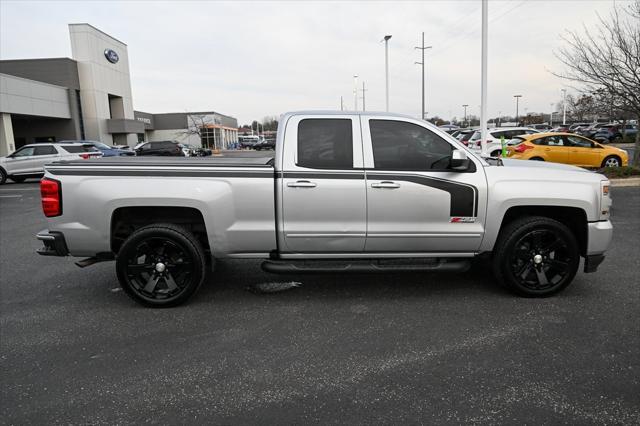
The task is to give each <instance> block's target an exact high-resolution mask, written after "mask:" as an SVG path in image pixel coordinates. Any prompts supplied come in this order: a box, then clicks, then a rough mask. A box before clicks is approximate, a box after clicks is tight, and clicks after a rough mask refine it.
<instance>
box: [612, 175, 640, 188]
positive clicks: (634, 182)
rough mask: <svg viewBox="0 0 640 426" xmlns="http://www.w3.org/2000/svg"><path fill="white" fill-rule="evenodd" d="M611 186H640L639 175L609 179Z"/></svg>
mask: <svg viewBox="0 0 640 426" xmlns="http://www.w3.org/2000/svg"><path fill="white" fill-rule="evenodd" d="M609 182H611V186H613V187H624V186H640V177H637V178H635V177H634V178H626V179H609Z"/></svg>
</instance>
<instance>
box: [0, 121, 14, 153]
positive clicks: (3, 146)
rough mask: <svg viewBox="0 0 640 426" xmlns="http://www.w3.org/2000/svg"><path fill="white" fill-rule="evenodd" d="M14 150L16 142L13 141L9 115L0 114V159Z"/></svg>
mask: <svg viewBox="0 0 640 426" xmlns="http://www.w3.org/2000/svg"><path fill="white" fill-rule="evenodd" d="M15 150H16V142H15V140H14V139H13V124H12V123H11V114H7V113H6V112H3V113H0V157H4V156H6V155H9V154H11V153H12V152H13V151H15Z"/></svg>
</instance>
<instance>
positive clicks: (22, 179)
mask: <svg viewBox="0 0 640 426" xmlns="http://www.w3.org/2000/svg"><path fill="white" fill-rule="evenodd" d="M25 179H27V178H25V177H19V176H11V180H12V181H14V182H15V183H22V182H24V181H25Z"/></svg>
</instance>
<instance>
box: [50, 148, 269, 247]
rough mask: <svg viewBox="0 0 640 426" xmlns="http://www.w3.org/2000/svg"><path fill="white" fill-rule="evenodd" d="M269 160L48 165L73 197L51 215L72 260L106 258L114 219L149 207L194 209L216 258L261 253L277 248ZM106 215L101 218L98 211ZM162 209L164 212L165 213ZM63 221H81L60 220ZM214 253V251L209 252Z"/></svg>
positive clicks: (140, 216)
mask: <svg viewBox="0 0 640 426" xmlns="http://www.w3.org/2000/svg"><path fill="white" fill-rule="evenodd" d="M272 163H273V159H272V158H270V157H260V158H248V157H238V158H233V157H228V158H227V157H214V158H198V157H194V158H184V157H182V158H174V157H155V158H149V157H128V158H114V159H101V161H92V160H83V161H60V162H55V163H52V164H49V165H48V166H47V171H48V173H49V176H50V177H51V178H53V179H62V178H63V179H64V182H63V183H62V190H63V191H64V192H65V193H66V194H73V198H74V200H77V202H74V203H70V202H67V203H64V206H63V212H64V216H60V217H56V218H51V220H52V222H54V223H55V226H56V229H57V230H58V231H59V232H61V233H63V234H64V235H65V239H66V242H65V244H66V245H67V249H68V252H69V254H70V255H72V256H93V255H95V254H96V252H102V253H108V252H111V251H112V250H113V249H114V244H115V245H117V244H119V242H118V237H117V236H118V232H119V225H118V222H119V221H125V220H126V221H127V222H130V221H131V220H134V221H137V220H140V221H144V220H149V219H150V218H152V217H154V214H155V212H154V210H156V211H157V208H159V207H162V208H164V209H166V208H167V207H170V208H172V209H173V210H172V212H173V214H172V215H171V217H170V218H166V217H165V218H164V220H165V221H166V219H172V221H173V220H174V219H175V218H177V216H181V215H182V212H184V211H185V210H187V209H189V210H190V211H197V212H201V213H199V214H201V215H202V216H201V217H199V218H198V219H199V220H198V221H199V222H202V223H204V224H208V225H209V227H211V226H213V224H215V229H206V230H205V233H204V235H206V236H207V239H208V241H206V242H204V241H203V244H207V243H208V244H207V245H209V246H212V247H213V241H214V240H215V242H216V244H215V253H218V254H221V253H222V254H223V255H222V256H223V257H227V256H229V257H235V256H234V255H236V254H238V255H239V257H244V256H253V255H255V254H256V253H257V254H264V255H265V256H268V253H269V252H271V251H272V250H273V249H275V247H276V232H275V205H274V199H275V196H274V168H273V165H272ZM105 208H106V209H107V211H109V212H112V213H109V214H107V215H106V216H105V210H104V209H105ZM165 211H166V210H165ZM65 217H75V218H79V219H80V218H81V220H77V221H71V222H68V221H65V220H63V218H65ZM212 252H213V250H212Z"/></svg>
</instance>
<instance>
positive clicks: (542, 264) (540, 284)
mask: <svg viewBox="0 0 640 426" xmlns="http://www.w3.org/2000/svg"><path fill="white" fill-rule="evenodd" d="M492 263H493V265H492V266H493V273H494V275H495V277H496V279H497V280H498V282H500V283H501V284H502V285H504V286H505V287H507V288H508V289H509V290H511V291H512V292H514V293H516V294H518V295H520V296H524V297H547V296H551V295H553V294H555V293H557V292H559V291H561V290H562V289H564V288H565V287H566V286H568V285H569V284H570V283H571V281H573V278H574V277H575V275H576V272H577V271H578V266H579V265H580V250H579V247H578V242H577V241H576V237H575V236H574V235H573V233H572V232H571V230H569V228H567V227H566V226H565V225H564V224H562V223H560V222H558V221H557V220H554V219H550V218H547V217H541V216H528V217H524V218H522V219H518V220H516V221H514V222H512V223H510V224H508V225H507V226H506V227H505V228H504V229H503V230H502V231H501V232H500V236H499V238H498V242H497V243H496V246H495V249H494V252H493V261H492Z"/></svg>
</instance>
